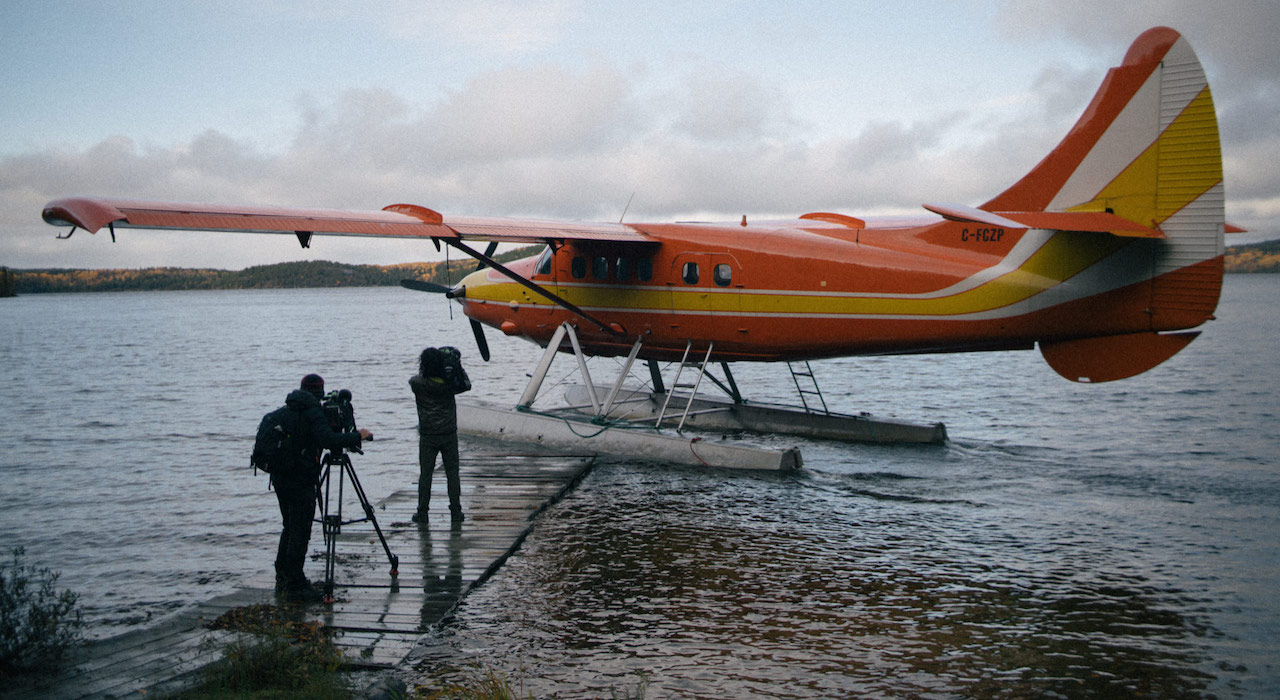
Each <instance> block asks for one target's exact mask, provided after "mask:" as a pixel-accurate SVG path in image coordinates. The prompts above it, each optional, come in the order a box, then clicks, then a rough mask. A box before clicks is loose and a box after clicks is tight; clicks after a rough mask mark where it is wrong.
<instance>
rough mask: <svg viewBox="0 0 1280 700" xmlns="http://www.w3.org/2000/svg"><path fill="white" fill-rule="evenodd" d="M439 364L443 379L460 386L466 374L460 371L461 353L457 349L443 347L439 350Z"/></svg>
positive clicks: (447, 346)
mask: <svg viewBox="0 0 1280 700" xmlns="http://www.w3.org/2000/svg"><path fill="white" fill-rule="evenodd" d="M440 364H441V370H442V371H443V372H444V378H445V379H447V380H449V381H450V382H451V383H453V384H455V385H458V386H459V388H462V387H461V385H462V383H463V382H464V381H468V380H467V379H466V376H467V375H466V372H464V371H463V369H462V353H461V352H459V351H458V349H457V348H455V347H453V346H450V345H445V346H443V347H441V348H440Z"/></svg>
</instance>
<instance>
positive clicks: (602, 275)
mask: <svg viewBox="0 0 1280 700" xmlns="http://www.w3.org/2000/svg"><path fill="white" fill-rule="evenodd" d="M591 276H592V277H594V278H596V279H598V280H607V279H609V259H608V258H595V259H594V260H592V261H591Z"/></svg>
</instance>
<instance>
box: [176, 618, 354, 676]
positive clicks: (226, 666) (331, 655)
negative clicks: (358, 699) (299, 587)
mask: <svg viewBox="0 0 1280 700" xmlns="http://www.w3.org/2000/svg"><path fill="white" fill-rule="evenodd" d="M301 615H302V608H301V607H295V606H282V607H277V606H275V605H250V606H246V607H242V608H233V609H231V610H228V611H227V612H225V613H223V614H222V615H221V616H219V617H218V619H216V620H214V621H213V622H212V623H210V624H209V628H210V629H216V630H233V631H236V632H240V633H241V634H240V635H238V636H237V637H236V638H235V639H233V640H232V641H230V642H227V643H226V645H225V646H223V648H222V658H221V659H220V660H219V661H217V662H216V663H214V664H212V665H210V666H209V667H208V668H207V669H205V672H204V679H203V681H202V682H201V683H200V684H199V685H197V686H195V687H193V688H190V689H188V690H187V691H185V692H183V693H180V694H178V695H177V696H176V697H179V698H254V697H261V698H334V699H337V698H350V697H353V695H354V692H353V690H352V688H351V687H350V685H349V684H348V682H347V679H346V677H345V676H343V675H342V673H341V672H340V667H341V665H342V652H341V650H339V649H338V647H337V646H335V645H334V643H333V631H332V630H331V629H329V628H327V627H325V626H324V625H322V624H320V623H319V622H303V621H301V620H300V618H301ZM290 618H294V619H290Z"/></svg>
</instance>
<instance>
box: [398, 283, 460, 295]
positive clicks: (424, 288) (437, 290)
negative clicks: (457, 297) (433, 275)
mask: <svg viewBox="0 0 1280 700" xmlns="http://www.w3.org/2000/svg"><path fill="white" fill-rule="evenodd" d="M400 286H401V287H404V288H405V289H412V290H413V291H415V292H431V293H432V294H446V293H448V292H449V290H450V289H451V287H446V286H444V285H443V284H436V283H435V282H424V281H422V280H400Z"/></svg>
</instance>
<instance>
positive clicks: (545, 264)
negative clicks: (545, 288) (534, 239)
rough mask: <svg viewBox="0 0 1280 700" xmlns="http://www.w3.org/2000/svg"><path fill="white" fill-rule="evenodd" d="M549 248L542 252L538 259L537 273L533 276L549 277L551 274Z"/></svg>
mask: <svg viewBox="0 0 1280 700" xmlns="http://www.w3.org/2000/svg"><path fill="white" fill-rule="evenodd" d="M551 258H552V255H551V246H547V249H546V250H544V251H542V257H541V258H539V259H538V271H537V272H536V273H534V274H538V275H549V274H551Z"/></svg>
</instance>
